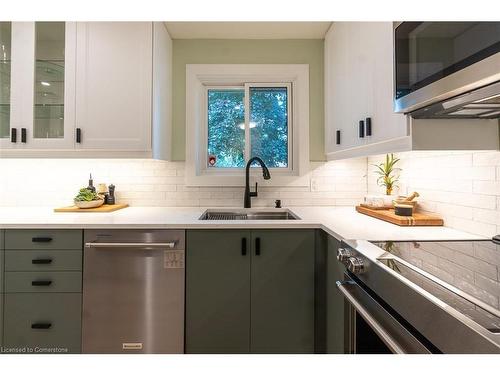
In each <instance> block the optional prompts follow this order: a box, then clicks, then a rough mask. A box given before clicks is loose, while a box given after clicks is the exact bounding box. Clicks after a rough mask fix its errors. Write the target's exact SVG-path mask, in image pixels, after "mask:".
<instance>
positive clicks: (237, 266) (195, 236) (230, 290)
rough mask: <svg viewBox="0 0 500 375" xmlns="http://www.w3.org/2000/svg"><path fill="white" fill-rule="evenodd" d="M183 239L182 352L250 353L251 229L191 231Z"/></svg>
mask: <svg viewBox="0 0 500 375" xmlns="http://www.w3.org/2000/svg"><path fill="white" fill-rule="evenodd" d="M245 241H246V246H247V248H248V249H247V251H246V254H244V253H243V252H242V246H243V247H244V246H245ZM186 242H187V250H186V353H248V352H249V350H250V331H249V325H250V231H248V230H241V231H240V230H191V231H187V237H186Z"/></svg>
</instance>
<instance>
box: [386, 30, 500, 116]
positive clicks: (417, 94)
mask: <svg viewBox="0 0 500 375" xmlns="http://www.w3.org/2000/svg"><path fill="white" fill-rule="evenodd" d="M394 75H395V77H394V85H395V89H394V110H395V111H396V112H404V113H411V114H412V116H413V117H416V118H426V117H427V118H439V117H442V118H498V117H500V82H499V81H500V22H399V23H395V24H394ZM450 99H453V100H450ZM443 102H445V103H443ZM438 103H439V104H438Z"/></svg>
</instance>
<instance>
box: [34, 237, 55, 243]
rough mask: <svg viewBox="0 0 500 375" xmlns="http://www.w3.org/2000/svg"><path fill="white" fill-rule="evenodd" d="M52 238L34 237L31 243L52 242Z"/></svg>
mask: <svg viewBox="0 0 500 375" xmlns="http://www.w3.org/2000/svg"><path fill="white" fill-rule="evenodd" d="M50 241H52V237H32V238H31V242H50Z"/></svg>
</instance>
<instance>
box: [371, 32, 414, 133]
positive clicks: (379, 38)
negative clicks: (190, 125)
mask: <svg viewBox="0 0 500 375" xmlns="http://www.w3.org/2000/svg"><path fill="white" fill-rule="evenodd" d="M392 33H393V26H392V23H391V22H373V23H370V26H369V28H368V30H367V35H370V38H371V39H372V40H373V44H372V46H374V48H373V57H374V59H373V64H372V73H371V75H372V77H373V78H374V85H373V92H372V96H373V98H374V111H373V112H371V113H370V114H369V115H371V116H372V136H371V139H370V142H385V141H390V140H396V139H398V138H401V137H406V136H408V135H409V131H408V130H407V124H406V116H405V115H403V114H400V113H395V112H394V110H393V97H394V94H393V91H394V67H393V66H394V64H393V53H394V52H393V41H392V39H393V37H392Z"/></svg>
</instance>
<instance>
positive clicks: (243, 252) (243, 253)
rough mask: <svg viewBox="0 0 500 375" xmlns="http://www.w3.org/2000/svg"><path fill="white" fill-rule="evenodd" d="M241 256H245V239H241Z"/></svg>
mask: <svg viewBox="0 0 500 375" xmlns="http://www.w3.org/2000/svg"><path fill="white" fill-rule="evenodd" d="M241 255H243V256H245V255H247V239H246V238H242V239H241Z"/></svg>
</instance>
